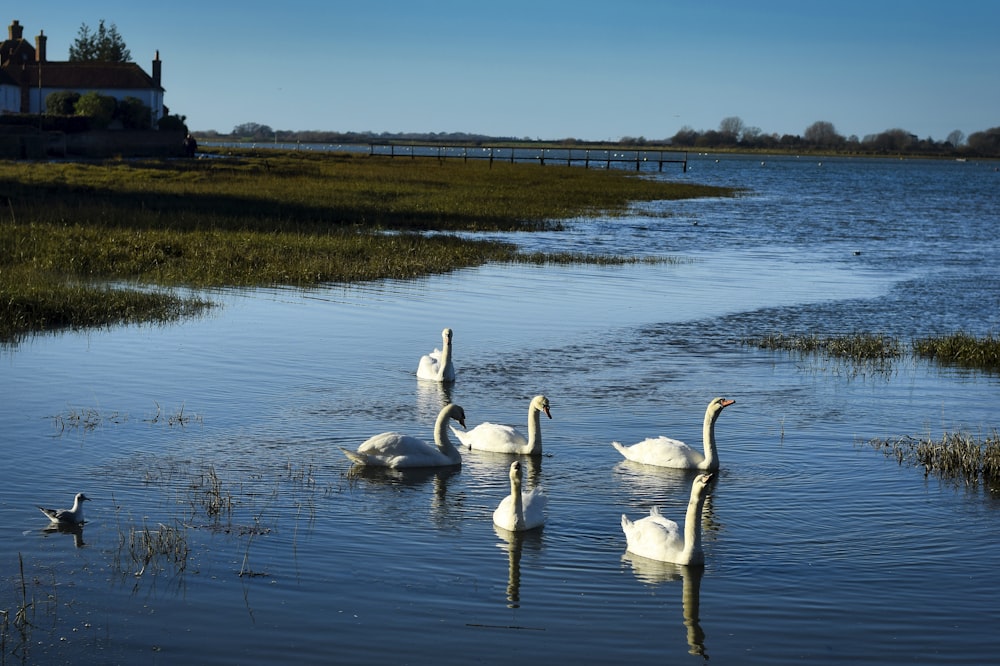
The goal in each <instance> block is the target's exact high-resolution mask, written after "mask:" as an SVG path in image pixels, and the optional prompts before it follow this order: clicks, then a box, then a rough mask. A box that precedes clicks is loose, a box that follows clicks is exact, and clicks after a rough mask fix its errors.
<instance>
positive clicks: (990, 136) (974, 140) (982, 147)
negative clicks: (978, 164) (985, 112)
mask: <svg viewBox="0 0 1000 666" xmlns="http://www.w3.org/2000/svg"><path fill="white" fill-rule="evenodd" d="M969 148H970V149H972V150H973V151H974V152H975V153H976V154H978V155H983V156H989V157H996V156H998V155H1000V127H991V128H990V129H988V130H985V131H983V132H973V133H972V134H970V135H969Z"/></svg>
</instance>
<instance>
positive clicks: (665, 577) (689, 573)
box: [622, 552, 708, 661]
mask: <svg viewBox="0 0 1000 666" xmlns="http://www.w3.org/2000/svg"><path fill="white" fill-rule="evenodd" d="M622 561H623V562H627V563H628V564H629V565H631V567H632V573H633V574H635V577H636V578H637V579H638V580H639V581H640V582H642V583H646V584H648V585H659V584H662V583H669V582H671V581H676V580H678V579H680V580H682V581H683V590H682V592H681V604H682V608H683V615H684V626H685V627H686V628H687V643H688V652H689V653H690V654H695V655H698V656H700V657H704V658H705V660H706V661H707V660H708V653H707V652H706V650H705V631H704V630H703V629H702V628H701V609H700V606H701V579H702V577H703V576H704V575H705V568H704V567H702V566H687V565H683V564H673V563H672V562H660V561H659V560H650V559H648V558H645V557H640V556H639V555H633V554H632V553H629V552H626V553H625V554H624V555H623V556H622Z"/></svg>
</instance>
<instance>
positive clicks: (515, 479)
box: [493, 460, 549, 532]
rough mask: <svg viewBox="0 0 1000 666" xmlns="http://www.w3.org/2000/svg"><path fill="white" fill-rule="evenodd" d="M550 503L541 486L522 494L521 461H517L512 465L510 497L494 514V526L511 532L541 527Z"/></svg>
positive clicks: (502, 502) (505, 498)
mask: <svg viewBox="0 0 1000 666" xmlns="http://www.w3.org/2000/svg"><path fill="white" fill-rule="evenodd" d="M548 501H549V500H548V497H546V495H545V493H544V492H543V491H542V488H541V486H535V487H534V488H532V489H531V491H530V492H526V493H523V492H521V461H520V460H515V461H514V462H512V463H511V464H510V495H507V497H504V498H503V500H501V501H500V505H499V506H497V508H496V510H495V511H494V512H493V524H494V525H496V526H497V527H500V528H503V529H505V530H508V531H510V532H521V531H524V530H531V529H534V528H536V527H541V526H542V524H543V523H544V522H545V505H546V504H548Z"/></svg>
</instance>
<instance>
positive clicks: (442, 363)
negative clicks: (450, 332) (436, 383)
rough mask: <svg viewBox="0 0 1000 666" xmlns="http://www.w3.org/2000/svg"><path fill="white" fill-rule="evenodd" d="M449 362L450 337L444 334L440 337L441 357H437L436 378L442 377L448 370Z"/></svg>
mask: <svg viewBox="0 0 1000 666" xmlns="http://www.w3.org/2000/svg"><path fill="white" fill-rule="evenodd" d="M449 363H451V338H450V337H449V336H447V335H446V336H444V337H442V338H441V358H440V359H438V379H444V377H445V374H446V373H447V372H448V364H449Z"/></svg>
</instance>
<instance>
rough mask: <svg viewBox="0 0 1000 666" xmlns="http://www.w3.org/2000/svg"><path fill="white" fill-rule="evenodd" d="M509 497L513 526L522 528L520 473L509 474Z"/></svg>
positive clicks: (522, 508)
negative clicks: (512, 505)
mask: <svg viewBox="0 0 1000 666" xmlns="http://www.w3.org/2000/svg"><path fill="white" fill-rule="evenodd" d="M510 497H511V500H512V501H513V503H514V526H515V527H517V528H519V529H520V528H523V527H524V499H523V498H522V497H521V473H520V471H518V472H516V473H515V472H511V474H510Z"/></svg>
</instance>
